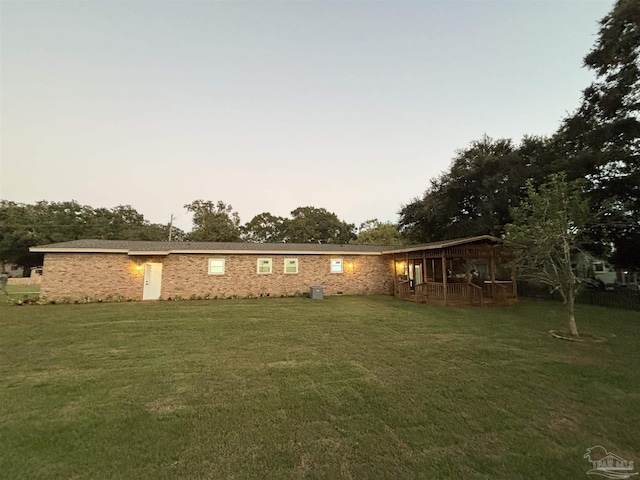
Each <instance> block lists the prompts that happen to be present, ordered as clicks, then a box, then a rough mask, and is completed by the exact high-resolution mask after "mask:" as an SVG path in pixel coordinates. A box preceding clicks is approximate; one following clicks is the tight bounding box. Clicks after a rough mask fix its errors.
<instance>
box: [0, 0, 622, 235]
mask: <svg viewBox="0 0 640 480" xmlns="http://www.w3.org/2000/svg"><path fill="white" fill-rule="evenodd" d="M612 6H613V1H606V0H598V1H589V0H575V1H563V0H546V1H541V0H536V1H533V0H522V1H516V0H513V1H483V0H479V1H469V0H467V1H427V0H423V1H419V0H416V1H398V0H393V1H392V0H387V1H381V0H379V1H355V0H352V1H341V0H334V1H308V2H303V1H297V2H293V1H268V0H267V1H155V0H139V1H134V0H119V1H116V0H108V1H92V0H86V1H56V0H47V1H24V0H23V1H7V0H2V2H1V4H0V28H1V34H0V69H1V70H0V129H1V130H0V133H1V135H0V141H1V146H0V198H1V199H4V200H11V201H16V202H23V203H33V202H36V201H39V200H48V201H67V200H72V199H73V200H76V201H78V202H79V203H81V204H84V205H91V206H93V207H108V208H111V207H115V206H117V205H132V206H133V207H134V208H135V209H136V210H137V211H138V212H140V213H142V214H144V216H145V218H146V219H147V220H149V221H151V222H154V223H168V222H169V219H170V217H171V215H172V214H173V215H174V217H175V219H176V220H175V224H176V225H177V226H178V227H180V228H182V229H184V230H187V231H188V230H190V229H191V218H190V216H189V214H188V213H187V212H186V210H185V209H184V208H183V206H184V205H185V204H186V203H190V202H191V201H193V200H197V199H203V200H212V201H218V200H222V201H224V202H225V203H227V204H230V205H232V206H233V208H234V210H236V211H237V212H238V213H239V214H240V217H241V220H242V222H243V223H244V222H248V221H249V220H251V218H252V217H253V216H254V215H257V214H259V213H261V212H270V213H272V214H274V215H280V216H289V213H290V212H291V211H292V210H294V209H295V208H297V207H301V206H314V207H318V208H326V209H327V210H329V211H331V212H334V213H336V214H337V215H338V217H340V218H341V219H342V220H345V221H347V222H350V223H355V224H356V225H358V224H360V223H361V222H363V221H365V220H367V219H371V218H378V219H379V220H381V221H397V219H398V217H397V212H398V211H399V209H400V208H401V207H402V205H403V204H406V203H409V202H411V201H412V200H413V199H415V198H416V197H419V196H421V195H422V194H423V192H424V191H425V189H427V188H428V186H429V182H430V180H431V179H432V178H434V177H437V176H439V175H440V174H442V173H443V172H444V171H445V170H446V169H447V168H448V167H449V165H450V163H451V160H452V158H453V157H454V156H455V154H456V151H457V150H458V149H463V148H465V147H467V146H468V145H469V144H470V143H471V142H472V141H474V140H478V139H480V138H482V136H483V135H485V134H486V135H488V136H490V137H493V138H511V139H513V140H514V141H515V142H518V141H519V140H520V139H521V138H522V137H523V136H524V135H551V134H553V132H554V131H555V130H556V129H557V128H558V126H559V124H560V121H561V120H562V119H563V118H564V117H565V116H566V115H567V114H569V113H570V112H572V111H573V110H575V109H576V108H577V107H578V105H579V101H580V96H581V92H582V90H583V89H584V88H585V87H586V86H587V85H588V84H589V83H590V82H591V81H592V80H593V78H594V76H593V74H592V72H590V71H588V70H586V69H585V68H583V66H582V59H583V58H584V56H585V55H586V54H587V53H588V51H589V50H590V49H591V47H592V46H593V44H594V42H595V41H596V38H597V31H598V21H599V20H600V19H601V18H602V17H604V15H606V14H607V13H608V12H609V11H610V10H611V8H612Z"/></svg>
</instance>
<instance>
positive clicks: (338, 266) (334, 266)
mask: <svg viewBox="0 0 640 480" xmlns="http://www.w3.org/2000/svg"><path fill="white" fill-rule="evenodd" d="M331 273H342V259H332V260H331Z"/></svg>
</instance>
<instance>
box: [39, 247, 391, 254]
mask: <svg viewBox="0 0 640 480" xmlns="http://www.w3.org/2000/svg"><path fill="white" fill-rule="evenodd" d="M29 251H30V252H33V253H125V254H127V255H130V256H154V255H156V256H159V255H162V256H165V255H170V254H181V255H182V254H201V255H202V254H207V255H234V254H235V255H247V254H251V255H373V256H378V255H383V253H382V252H380V251H377V252H376V251H370V252H364V251H357V250H354V251H352V252H350V251H345V250H335V251H334V250H326V251H322V250H206V249H203V250H130V249H127V248H60V247H55V248H47V247H30V248H29Z"/></svg>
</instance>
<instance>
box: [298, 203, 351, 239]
mask: <svg viewBox="0 0 640 480" xmlns="http://www.w3.org/2000/svg"><path fill="white" fill-rule="evenodd" d="M355 238H356V234H355V225H353V224H351V223H347V222H344V221H342V220H340V219H339V218H338V216H337V215H336V214H335V213H332V212H329V211H327V210H325V209H324V208H316V207H299V208H296V209H295V210H293V211H292V212H291V219H290V220H288V221H287V223H286V239H287V241H288V242H291V243H349V241H350V240H353V239H355Z"/></svg>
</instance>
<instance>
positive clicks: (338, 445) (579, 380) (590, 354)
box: [0, 296, 640, 479]
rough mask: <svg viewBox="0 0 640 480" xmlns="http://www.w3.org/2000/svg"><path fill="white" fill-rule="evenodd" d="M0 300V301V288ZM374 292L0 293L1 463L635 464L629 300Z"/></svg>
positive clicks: (634, 356) (65, 466)
mask: <svg viewBox="0 0 640 480" xmlns="http://www.w3.org/2000/svg"><path fill="white" fill-rule="evenodd" d="M0 301H1V299H0ZM577 321H578V328H579V329H581V331H582V332H584V333H589V334H593V335H598V336H602V337H606V339H607V340H606V341H605V342H603V343H598V344H589V345H585V344H579V343H575V342H568V341H563V340H557V339H553V338H551V337H550V336H549V335H548V333H547V332H548V330H550V329H552V328H560V329H562V328H564V326H565V318H564V313H563V312H562V310H561V306H560V305H558V304H555V303H546V302H539V303H536V302H527V303H522V304H520V305H518V306H514V307H506V308H464V309H462V308H438V307H429V306H424V305H415V304H411V303H407V302H402V301H398V300H394V299H392V298H389V297H377V296H372V297H331V298H328V299H325V300H323V301H313V300H309V299H304V298H292V299H260V300H224V301H222V300H218V301H187V302H157V303H122V304H88V305H43V306H38V305H35V306H9V305H5V304H2V305H1V306H0V328H1V331H2V335H1V336H0V477H2V478H11V479H17V478H35V479H37V478H43V479H55V478H65V479H69V478H73V479H101V478H105V479H111V478H123V479H132V478H149V479H162V478H193V479H200V478H235V479H242V478H354V479H371V478H393V479H400V478H402V479H406V478H433V479H441V478H452V479H463V478H464V479H474V478H491V479H496V478H504V479H532V478H553V479H559V478H572V479H574V478H578V479H580V478H585V479H586V478H588V477H587V476H586V472H587V470H589V468H590V464H589V463H588V462H587V461H586V460H585V459H583V454H584V453H585V451H586V448H587V447H591V446H594V445H602V446H604V447H605V448H606V449H607V450H609V451H612V452H614V453H616V454H618V455H620V456H622V457H624V458H626V459H627V460H633V461H635V464H636V465H638V466H640V437H639V436H638V431H639V430H640V368H639V364H640V314H639V313H638V312H631V311H624V310H607V309H604V308H599V307H584V306H581V307H579V308H578V316H577Z"/></svg>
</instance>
